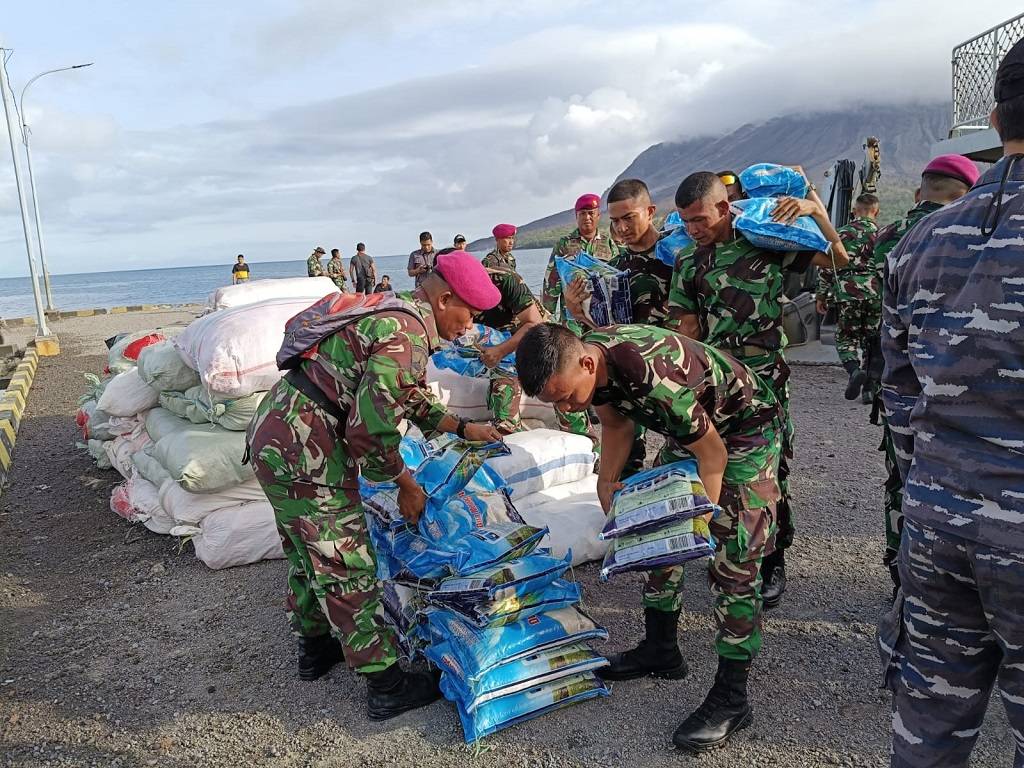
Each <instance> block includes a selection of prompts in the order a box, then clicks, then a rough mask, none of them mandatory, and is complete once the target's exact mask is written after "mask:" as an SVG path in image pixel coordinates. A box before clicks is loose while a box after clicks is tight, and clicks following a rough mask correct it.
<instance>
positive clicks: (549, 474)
mask: <svg viewBox="0 0 1024 768" xmlns="http://www.w3.org/2000/svg"><path fill="white" fill-rule="evenodd" d="M505 445H507V446H508V447H509V448H510V449H511V450H512V453H511V454H510V455H508V456H497V457H495V458H493V459H488V460H487V464H488V465H489V466H490V467H491V468H492V469H494V470H496V471H497V472H498V474H500V475H501V476H502V478H504V480H505V482H506V484H508V486H509V488H510V489H511V491H512V500H513V501H515V500H516V499H521V498H523V497H524V496H529V495H530V494H531V493H537V492H538V491H543V490H545V489H547V488H552V487H554V486H558V485H562V484H564V483H574V482H576V481H578V480H583V479H584V478H586V477H587V475H590V474H592V473H593V471H594V462H595V461H596V460H597V455H596V454H595V453H594V444H593V443H592V442H591V441H590V438H589V437H586V436H585V435H574V434H571V433H569V432H560V431H559V430H557V429H533V430H530V431H529V432H516V433H515V434H512V435H509V436H507V437H506V438H505Z"/></svg>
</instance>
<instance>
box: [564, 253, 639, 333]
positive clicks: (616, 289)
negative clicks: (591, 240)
mask: <svg viewBox="0 0 1024 768" xmlns="http://www.w3.org/2000/svg"><path fill="white" fill-rule="evenodd" d="M555 269H556V270H557V271H558V278H559V279H560V280H561V281H562V287H563V290H564V288H565V287H566V286H569V285H571V284H572V282H573V281H574V280H575V279H576V278H577V277H583V278H584V279H586V280H587V282H588V283H589V284H590V298H589V299H587V301H586V302H584V311H586V312H587V313H588V314H589V315H590V319H591V320H592V321H593V322H594V323H595V324H596V325H598V326H601V327H603V326H606V325H613V324H621V323H631V322H633V301H632V296H631V293H630V289H629V273H628V272H622V271H620V270H618V269H616V268H615V267H613V266H611V265H610V264H607V263H606V262H603V261H600V260H599V259H595V258H594V257H593V256H591V255H590V254H588V253H587V252H586V251H580V252H579V253H577V254H576V255H574V256H570V257H562V256H557V257H555ZM576 319H577V320H579V319H580V318H576Z"/></svg>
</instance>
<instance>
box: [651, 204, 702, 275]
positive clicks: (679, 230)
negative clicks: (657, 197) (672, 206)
mask: <svg viewBox="0 0 1024 768" xmlns="http://www.w3.org/2000/svg"><path fill="white" fill-rule="evenodd" d="M673 213H675V211H673ZM678 215H679V214H676V216H678ZM694 245H696V243H695V242H694V239H693V238H692V237H690V236H689V235H688V234H687V232H686V227H685V226H683V225H682V223H680V224H679V225H677V226H676V227H675V229H673V230H671V231H670V232H669V234H667V235H665V236H664V237H663V238H661V239H660V240H658V244H657V245H656V246H655V247H654V255H655V256H657V257H658V260H659V261H662V262H664V263H665V264H668V265H669V266H670V267H675V265H676V257H677V256H678V255H679V251H681V250H683V249H684V248H690V247H692V246H694Z"/></svg>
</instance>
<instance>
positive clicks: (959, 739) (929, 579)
mask: <svg viewBox="0 0 1024 768" xmlns="http://www.w3.org/2000/svg"><path fill="white" fill-rule="evenodd" d="M899 569H900V578H901V580H902V582H903V588H902V590H901V591H900V593H899V595H898V597H897V599H896V602H895V603H894V605H893V608H892V611H891V612H890V613H889V614H888V615H887V616H885V617H884V618H883V619H882V621H881V623H880V625H879V631H878V647H879V652H880V654H881V657H882V663H883V675H884V682H885V685H886V687H888V688H889V689H890V690H891V691H892V692H893V713H892V758H891V763H890V765H892V766H893V767H894V768H910V766H913V768H939V766H942V768H961V767H965V766H967V765H968V764H969V762H970V753H971V750H972V748H973V747H974V743H975V742H976V741H977V739H978V733H979V731H980V729H981V724H982V720H983V719H984V717H985V710H986V708H987V707H988V702H989V694H990V693H991V690H992V686H993V685H994V684H995V683H996V681H997V680H998V682H999V691H1000V694H1001V695H1002V699H1003V706H1004V707H1005V708H1006V714H1007V719H1008V720H1009V722H1010V729H1011V732H1012V733H1013V735H1014V738H1015V739H1016V752H1015V758H1014V761H1013V765H1014V766H1024V554H1022V553H1020V552H1011V551H1008V550H1003V549H996V548H994V547H990V546H985V545H982V544H976V543H974V542H972V541H969V540H967V539H963V538H961V537H959V536H957V535H955V534H952V533H947V532H945V531H940V530H937V529H934V528H930V527H927V526H925V525H921V524H919V523H916V522H914V521H913V520H907V521H906V523H905V525H904V529H903V540H902V542H901V544H900V551H899Z"/></svg>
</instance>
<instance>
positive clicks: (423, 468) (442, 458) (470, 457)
mask: <svg viewBox="0 0 1024 768" xmlns="http://www.w3.org/2000/svg"><path fill="white" fill-rule="evenodd" d="M510 453H511V450H510V449H509V447H508V446H507V445H505V444H504V443H501V442H498V443H471V442H468V441H466V440H460V439H455V440H453V441H450V442H448V443H447V444H446V445H445V447H444V449H443V451H442V452H441V454H440V455H439V456H431V457H429V458H428V459H427V460H426V461H424V462H423V464H421V465H420V467H419V468H418V469H417V470H416V473H415V479H416V482H417V483H419V485H420V487H422V488H423V492H424V493H426V494H427V496H428V497H431V498H440V499H450V498H452V497H453V496H455V495H456V494H457V493H458V492H459V491H461V490H463V489H464V488H465V487H466V485H467V484H468V483H469V481H470V480H471V479H472V478H473V475H474V474H475V473H476V471H477V470H478V469H480V467H481V466H483V463H484V462H485V461H486V460H487V459H491V458H494V457H495V456H507V455H509V454H510Z"/></svg>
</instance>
